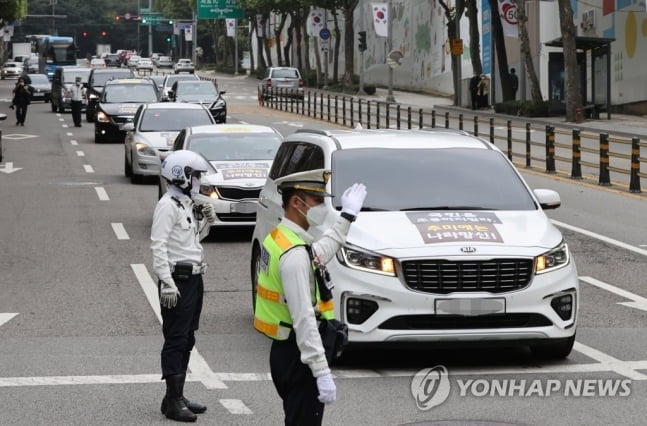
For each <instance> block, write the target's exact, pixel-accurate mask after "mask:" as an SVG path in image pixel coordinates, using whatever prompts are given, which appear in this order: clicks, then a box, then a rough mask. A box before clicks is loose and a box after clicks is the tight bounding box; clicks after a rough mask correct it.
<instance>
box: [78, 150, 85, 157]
mask: <svg viewBox="0 0 647 426" xmlns="http://www.w3.org/2000/svg"><path fill="white" fill-rule="evenodd" d="M76 156H77V157H85V152H83V151H76Z"/></svg>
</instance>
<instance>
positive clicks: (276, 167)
mask: <svg viewBox="0 0 647 426" xmlns="http://www.w3.org/2000/svg"><path fill="white" fill-rule="evenodd" d="M323 167H324V155H323V151H322V149H321V148H320V147H319V146H317V145H314V144H311V143H307V142H296V143H284V144H283V145H281V147H280V148H279V150H278V152H277V153H276V157H275V158H274V163H273V164H272V170H270V175H269V177H270V178H271V179H277V178H279V177H281V176H285V175H289V174H292V173H297V172H304V171H307V170H314V169H322V168H323Z"/></svg>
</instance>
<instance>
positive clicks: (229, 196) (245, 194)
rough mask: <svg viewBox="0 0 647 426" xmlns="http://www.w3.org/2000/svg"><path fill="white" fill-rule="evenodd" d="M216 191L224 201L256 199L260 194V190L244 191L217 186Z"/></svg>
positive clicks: (242, 189)
mask: <svg viewBox="0 0 647 426" xmlns="http://www.w3.org/2000/svg"><path fill="white" fill-rule="evenodd" d="M217 190H218V194H220V197H221V198H224V199H226V200H248V199H258V196H259V195H260V193H261V188H250V189H244V188H235V187H227V186H219V187H218V188H217Z"/></svg>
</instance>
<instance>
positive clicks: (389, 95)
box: [385, 0, 395, 102]
mask: <svg viewBox="0 0 647 426" xmlns="http://www.w3.org/2000/svg"><path fill="white" fill-rule="evenodd" d="M386 17H387V19H388V20H389V21H388V22H387V26H388V30H387V31H388V32H389V34H388V38H387V40H388V42H387V43H388V46H389V49H388V50H389V53H388V54H391V51H392V50H393V34H392V33H393V24H392V23H391V22H392V19H391V0H389V6H388V9H387V15H386ZM387 64H388V61H387ZM388 67H389V92H388V93H387V95H386V99H385V101H386V102H395V97H394V96H393V67H392V66H391V65H388Z"/></svg>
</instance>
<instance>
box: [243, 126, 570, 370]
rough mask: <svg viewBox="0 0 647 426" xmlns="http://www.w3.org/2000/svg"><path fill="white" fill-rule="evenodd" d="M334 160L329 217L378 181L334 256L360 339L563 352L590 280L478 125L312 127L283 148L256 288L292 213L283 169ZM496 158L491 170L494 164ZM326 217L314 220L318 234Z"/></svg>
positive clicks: (270, 190) (258, 240) (331, 266)
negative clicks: (582, 278) (345, 197)
mask: <svg viewBox="0 0 647 426" xmlns="http://www.w3.org/2000/svg"><path fill="white" fill-rule="evenodd" d="M315 170H321V171H322V173H323V172H324V170H325V171H330V172H331V174H330V180H329V181H328V183H327V191H328V192H330V193H332V194H333V195H335V197H332V198H329V197H326V198H325V199H324V205H325V206H326V209H327V211H328V217H329V221H327V222H326V224H327V225H329V224H330V223H331V221H334V220H336V218H337V217H338V215H339V214H340V209H341V202H340V198H341V197H340V195H341V194H342V192H343V191H344V190H345V189H346V188H348V187H349V186H350V185H352V184H353V183H355V182H362V183H364V184H366V186H367V188H368V195H367V198H366V201H365V202H364V206H363V208H362V211H361V212H360V213H359V214H358V215H357V217H356V221H355V222H354V223H353V225H352V226H351V228H350V232H349V234H348V236H347V239H346V242H345V243H344V245H343V246H342V248H341V250H340V251H339V254H338V256H337V257H336V258H333V260H332V261H331V262H329V263H328V264H327V265H326V267H327V270H328V272H329V273H330V278H331V280H332V282H333V283H334V284H335V287H334V289H333V293H334V297H335V307H336V308H337V309H338V310H337V313H338V316H339V319H340V320H341V321H343V322H345V323H346V324H348V328H349V340H350V342H351V344H356V345H360V344H364V343H365V344H391V343H393V344H396V343H410V344H411V343H416V342H436V343H439V344H442V343H443V342H452V343H454V344H455V343H460V344H463V345H470V344H479V343H489V344H499V345H512V344H515V345H525V346H529V347H530V348H531V350H532V351H533V352H534V353H535V354H536V355H537V356H539V357H546V358H564V357H566V356H568V354H569V353H570V352H571V350H572V348H573V344H574V342H575V333H576V328H577V327H576V326H577V324H576V323H577V311H578V306H579V284H578V276H577V269H576V266H575V261H574V259H573V257H572V254H571V252H570V250H569V248H568V245H567V244H566V242H565V241H564V237H563V235H562V234H561V232H560V231H559V229H557V228H556V227H555V226H554V225H553V224H552V222H551V221H550V220H549V218H548V217H547V216H546V214H545V213H544V210H547V209H555V208H557V207H559V205H560V203H561V202H560V197H559V195H558V194H557V193H556V192H555V191H552V190H549V189H535V190H534V191H532V190H530V188H529V187H528V185H527V184H526V182H525V181H524V179H523V177H522V176H521V174H520V173H519V172H518V171H517V170H516V168H515V167H514V165H513V164H512V163H511V162H510V161H509V160H508V158H507V157H506V156H505V154H504V153H502V152H501V151H500V150H499V149H498V148H497V147H496V146H494V145H493V144H491V143H489V142H488V141H486V140H483V139H480V138H478V137H474V136H471V135H469V134H468V133H467V132H463V131H458V130H448V129H423V130H390V129H384V130H332V131H330V130H302V129H299V130H297V131H296V133H294V134H292V135H289V136H287V137H286V138H285V139H284V140H283V142H282V144H281V147H280V148H279V150H278V152H277V154H276V157H275V160H274V165H273V167H272V169H271V170H270V174H269V176H268V179H267V182H266V184H265V187H264V188H263V190H262V191H261V193H260V199H262V200H263V203H259V207H258V216H257V222H256V227H255V229H254V233H253V236H252V245H251V270H252V290H253V292H256V282H257V281H256V278H257V271H258V269H259V268H260V267H261V265H262V264H263V259H265V258H264V254H262V249H261V247H262V242H263V240H264V238H265V237H266V236H267V235H268V233H269V232H270V231H272V229H274V227H275V226H276V225H277V224H278V221H279V218H280V217H281V216H282V214H283V208H282V207H281V205H282V203H281V194H279V193H278V191H277V185H276V183H275V182H276V180H277V179H279V178H281V177H283V176H286V175H289V174H292V173H295V172H302V171H315ZM484 171H487V172H484ZM323 228H327V226H326V225H324V227H322V228H318V227H314V228H310V230H309V231H308V232H309V233H311V234H312V235H313V237H315V238H316V236H317V235H319V234H320V233H321V229H323Z"/></svg>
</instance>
